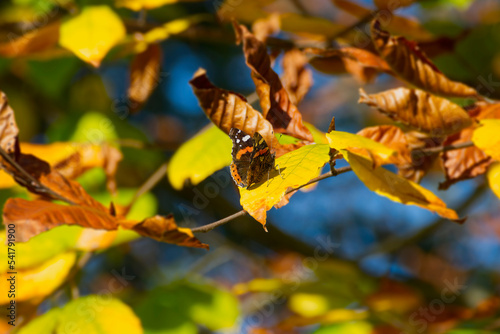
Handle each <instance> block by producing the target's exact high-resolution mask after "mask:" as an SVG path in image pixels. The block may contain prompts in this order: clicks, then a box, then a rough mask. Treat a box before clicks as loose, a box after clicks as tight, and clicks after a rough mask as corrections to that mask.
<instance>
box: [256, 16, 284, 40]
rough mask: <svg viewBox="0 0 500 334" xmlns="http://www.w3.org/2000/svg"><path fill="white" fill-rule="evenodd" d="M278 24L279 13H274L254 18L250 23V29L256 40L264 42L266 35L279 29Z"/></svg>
mask: <svg viewBox="0 0 500 334" xmlns="http://www.w3.org/2000/svg"><path fill="white" fill-rule="evenodd" d="M280 26H281V20H280V15H279V14H277V13H274V14H271V15H269V16H268V17H266V18H262V19H258V20H255V22H254V23H253V24H252V31H253V34H254V35H255V37H256V38H257V39H258V40H260V41H263V42H265V41H266V39H267V37H268V36H270V35H272V34H275V33H277V32H279V31H280Z"/></svg>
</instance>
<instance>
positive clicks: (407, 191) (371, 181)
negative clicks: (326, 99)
mask: <svg viewBox="0 0 500 334" xmlns="http://www.w3.org/2000/svg"><path fill="white" fill-rule="evenodd" d="M341 153H342V155H343V156H344V158H345V159H346V160H347V161H348V162H349V164H350V165H351V167H352V170H353V171H354V173H356V175H357V176H358V178H359V179H360V180H361V181H362V182H363V183H364V184H365V186H366V187H368V189H370V190H371V191H374V192H375V193H377V194H379V195H380V196H384V197H387V198H388V199H390V200H392V201H394V202H398V203H403V204H406V205H416V206H419V207H421V208H424V209H427V210H430V211H433V212H435V213H437V214H438V215H440V216H441V217H443V218H448V219H451V220H458V215H457V213H456V212H455V211H454V210H451V209H448V208H447V207H446V204H445V203H444V202H443V201H442V200H441V199H439V198H438V197H437V196H436V195H434V194H433V193H432V192H431V191H429V190H427V189H425V188H423V187H422V186H420V185H418V184H416V183H415V182H412V181H409V180H407V179H404V178H402V177H401V176H398V175H396V174H394V173H392V172H390V171H388V170H387V169H384V168H382V167H377V168H375V169H373V168H372V166H373V164H372V162H371V161H370V160H367V159H366V158H364V157H362V156H360V155H357V154H355V153H351V152H349V151H347V150H342V151H341Z"/></svg>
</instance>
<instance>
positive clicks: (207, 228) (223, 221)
mask: <svg viewBox="0 0 500 334" xmlns="http://www.w3.org/2000/svg"><path fill="white" fill-rule="evenodd" d="M351 170H352V168H351V167H350V166H346V167H341V168H339V169H337V170H336V174H335V175H333V173H332V172H331V171H329V172H327V173H324V174H322V175H320V176H318V177H316V178H314V179H312V180H311V181H309V182H307V183H305V184H303V185H301V186H299V187H297V188H293V189H288V190H287V191H286V192H285V195H288V194H289V193H291V192H293V191H296V190H299V189H300V188H302V187H305V186H308V185H310V184H313V183H316V182H319V181H321V180H324V179H327V178H329V177H332V176H336V175H339V174H342V173H345V172H349V171H351ZM246 214H247V212H246V211H245V210H241V211H238V212H236V213H233V214H232V215H230V216H227V217H226V218H223V219H221V220H218V221H216V222H213V223H210V224H207V225H203V226H198V227H194V228H192V229H191V231H192V232H193V233H206V232H209V231H211V230H213V229H214V228H216V227H219V226H221V225H224V224H227V223H229V222H230V221H232V220H234V219H236V218H239V217H242V216H245V215H246Z"/></svg>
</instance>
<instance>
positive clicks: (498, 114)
mask: <svg viewBox="0 0 500 334" xmlns="http://www.w3.org/2000/svg"><path fill="white" fill-rule="evenodd" d="M469 115H470V116H471V117H474V118H475V119H488V118H497V119H498V118H500V103H493V104H490V103H485V102H483V101H479V102H477V103H476V104H475V105H474V106H473V108H472V109H471V110H469Z"/></svg>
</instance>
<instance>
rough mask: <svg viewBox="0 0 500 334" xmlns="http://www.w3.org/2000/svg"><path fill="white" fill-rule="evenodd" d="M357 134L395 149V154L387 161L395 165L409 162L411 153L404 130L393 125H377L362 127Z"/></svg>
mask: <svg viewBox="0 0 500 334" xmlns="http://www.w3.org/2000/svg"><path fill="white" fill-rule="evenodd" d="M357 135H358V136H363V137H366V138H369V139H371V140H374V141H376V142H378V143H381V144H384V145H385V146H387V147H389V148H392V149H393V150H394V151H396V155H393V156H391V157H390V158H389V161H388V162H389V163H393V164H395V165H396V166H400V165H407V164H410V163H411V153H410V150H409V149H408V142H407V141H406V136H405V134H404V132H403V131H402V130H401V129H400V128H398V127H397V126H394V125H379V126H372V127H369V128H364V129H363V130H361V131H359V132H358V133H357Z"/></svg>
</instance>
